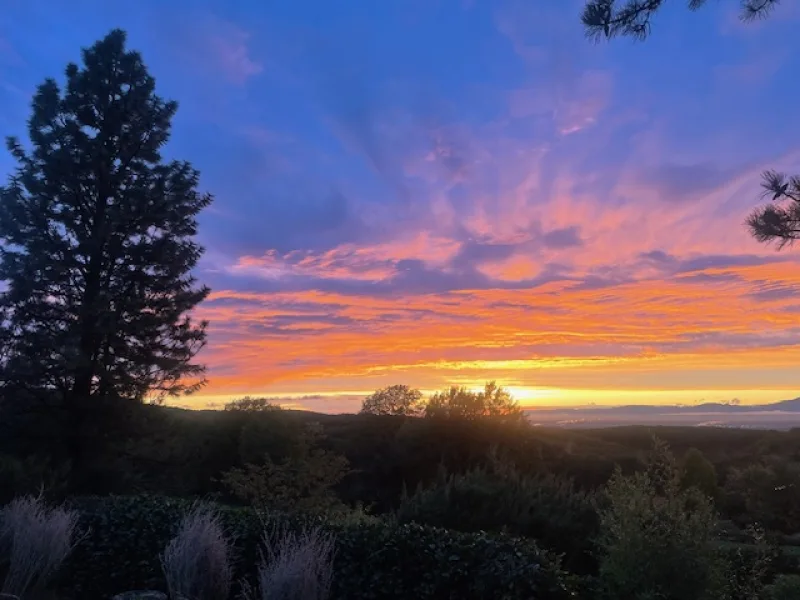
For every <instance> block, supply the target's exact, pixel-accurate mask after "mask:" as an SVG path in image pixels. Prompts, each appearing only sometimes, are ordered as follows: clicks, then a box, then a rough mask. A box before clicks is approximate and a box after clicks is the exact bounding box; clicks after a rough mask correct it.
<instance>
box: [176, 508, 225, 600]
mask: <svg viewBox="0 0 800 600" xmlns="http://www.w3.org/2000/svg"><path fill="white" fill-rule="evenodd" d="M161 564H162V566H163V568H164V576H165V578H166V581H167V589H168V590H169V595H170V597H171V598H191V599H192V600H220V599H224V598H227V597H228V596H229V595H230V593H231V578H232V576H233V569H232V567H231V547H230V542H229V541H228V539H227V537H226V536H225V532H224V531H223V529H222V525H221V524H220V522H219V517H218V516H217V514H216V513H215V512H214V511H213V510H212V509H210V508H209V507H208V506H202V505H198V506H195V507H194V508H193V509H192V510H190V511H189V513H188V514H187V515H186V516H184V517H183V520H182V521H181V524H180V527H179V529H178V533H177V534H176V535H175V537H173V538H172V539H171V540H170V542H169V544H167V547H166V548H165V549H164V554H163V555H162V557H161Z"/></svg>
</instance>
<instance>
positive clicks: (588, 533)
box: [396, 458, 598, 572]
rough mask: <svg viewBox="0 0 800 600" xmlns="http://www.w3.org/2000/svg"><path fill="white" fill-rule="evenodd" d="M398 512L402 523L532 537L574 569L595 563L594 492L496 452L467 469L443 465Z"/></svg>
mask: <svg viewBox="0 0 800 600" xmlns="http://www.w3.org/2000/svg"><path fill="white" fill-rule="evenodd" d="M396 516H397V520H398V521H399V522H401V523H410V522H416V523H420V524H425V525H432V526H436V527H444V528H447V529H456V530H459V531H469V532H477V531H496V532H501V531H502V532H506V533H509V534H511V535H516V536H523V537H529V538H532V539H535V540H537V541H538V542H540V543H541V544H542V545H544V546H545V547H546V548H548V549H552V550H555V551H557V552H559V553H563V554H564V555H565V562H566V566H567V567H568V568H569V569H570V570H573V571H579V572H587V571H590V570H592V567H593V563H594V559H593V558H592V552H591V551H592V541H593V538H594V537H595V536H596V535H597V533H598V517H597V512H596V510H595V506H594V502H593V495H592V494H589V493H586V492H582V491H579V490H576V489H575V487H574V485H573V483H572V480H570V479H568V478H565V477H560V476H555V475H551V474H547V475H528V474H523V473H521V472H520V471H519V470H518V469H517V468H516V467H514V466H513V465H511V464H508V463H505V462H503V461H500V460H498V459H496V458H493V459H492V460H491V461H490V464H489V465H488V466H486V467H477V468H473V469H470V470H469V471H467V472H466V473H463V474H447V473H446V472H445V471H444V470H442V471H441V472H440V474H439V477H438V478H437V479H436V481H434V482H433V483H432V484H431V485H429V486H427V487H420V488H419V489H418V490H417V491H416V492H415V493H414V494H411V495H405V496H404V497H403V499H402V501H401V503H400V507H399V509H398V510H397V513H396Z"/></svg>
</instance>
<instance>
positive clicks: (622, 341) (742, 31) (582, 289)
mask: <svg viewBox="0 0 800 600" xmlns="http://www.w3.org/2000/svg"><path fill="white" fill-rule="evenodd" d="M0 4H2V9H0V134H3V135H6V134H14V135H21V136H24V135H25V120H26V119H27V117H28V114H29V103H30V97H31V95H32V94H33V91H34V89H35V86H36V85H37V84H39V83H41V81H42V80H43V79H44V78H45V77H48V76H53V77H57V78H58V79H59V81H62V80H63V69H64V67H65V65H66V63H67V62H69V61H78V60H79V59H80V53H79V50H80V48H81V47H83V46H88V45H90V44H91V43H93V42H94V41H95V40H96V39H98V38H100V37H102V36H104V35H105V34H106V33H107V32H108V31H109V30H110V29H112V28H114V27H121V28H123V29H125V30H127V31H128V34H129V38H128V44H129V47H131V48H134V49H137V50H139V51H141V52H142V54H143V56H144V59H145V62H146V63H147V65H148V66H149V68H150V70H151V72H152V73H153V74H154V75H155V77H156V80H157V91H158V93H159V94H160V95H162V96H164V97H166V98H169V99H175V100H178V101H179V103H180V109H179V111H178V115H177V117H176V119H175V122H174V134H173V138H172V141H171V142H170V144H169V145H168V147H167V150H166V152H165V154H166V155H167V156H168V157H175V158H181V159H188V160H190V161H192V162H193V164H194V165H195V166H196V167H197V168H198V169H199V170H200V171H201V174H202V178H201V185H202V187H203V189H204V190H207V191H210V192H212V193H213V194H214V195H215V197H216V201H215V203H214V205H213V207H212V208H210V209H208V210H207V212H205V213H204V214H203V215H202V218H201V227H200V237H201V241H202V243H203V244H204V245H205V246H206V248H207V252H206V255H205V257H204V259H203V261H202V263H201V265H200V268H199V269H198V276H199V277H200V279H201V280H202V281H203V282H205V283H207V284H208V285H210V286H211V287H212V289H213V293H212V294H211V296H210V298H209V300H208V301H207V302H205V303H204V304H203V305H202V308H201V310H200V311H199V312H200V313H201V315H202V316H203V317H204V318H208V319H209V320H210V322H211V326H210V338H209V344H208V347H207V348H206V349H205V350H204V351H203V353H202V354H201V359H202V360H203V361H204V362H206V363H207V364H208V366H209V373H208V376H209V381H210V382H209V385H208V386H207V387H206V388H205V389H204V390H203V391H202V392H201V393H200V394H198V395H197V396H195V397H194V398H192V399H191V400H185V399H181V400H180V403H182V404H185V405H191V406H196V407H205V406H218V405H219V404H220V403H221V402H224V401H226V400H228V399H230V398H232V397H236V396H242V395H245V394H249V395H270V396H276V397H282V398H284V399H285V400H284V402H286V403H288V404H291V405H294V406H300V407H304V408H310V409H314V410H324V411H331V412H340V411H352V410H357V409H358V407H359V406H360V400H361V398H362V397H363V396H364V395H365V394H366V393H369V392H370V391H371V390H374V389H376V388H378V387H382V386H384V385H389V384H393V383H406V384H409V385H412V386H416V387H419V388H421V389H423V390H426V391H427V390H435V389H438V388H442V387H445V386H447V385H449V384H459V385H461V384H463V385H467V386H477V385H481V384H482V383H483V382H484V381H486V380H491V379H495V380H497V381H498V383H501V384H503V385H506V386H507V387H509V388H510V389H511V390H512V391H513V392H514V393H515V395H516V397H517V398H518V399H520V400H521V401H522V402H523V403H524V404H527V405H532V406H533V405H546V406H565V405H585V404H589V403H597V404H627V403H694V402H699V401H702V400H706V401H712V400H714V401H717V400H718V401H724V400H731V399H733V398H739V399H740V400H741V402H743V403H758V402H766V401H773V400H781V399H787V398H794V397H796V396H800V247H798V248H795V249H785V250H783V251H781V252H777V251H776V249H775V248H774V247H765V246H762V245H759V244H758V243H756V242H755V241H753V240H751V239H750V237H749V235H748V233H747V231H746V230H745V228H744V226H743V222H744V220H745V218H746V217H747V215H748V213H749V212H750V211H751V210H752V209H753V208H754V207H755V206H757V205H758V204H759V203H760V202H761V200H760V189H759V181H760V177H759V174H760V172H761V171H762V170H764V169H765V168H769V167H772V168H776V169H778V170H786V171H790V172H800V110H798V95H799V94H800V80H799V79H798V77H797V74H798V73H800V38H798V36H797V34H796V31H797V27H798V24H800V3H798V2H796V1H795V0H785V2H783V3H782V5H781V6H780V7H779V8H778V10H777V11H775V13H774V14H773V16H772V17H771V18H770V19H769V20H765V21H760V22H757V23H754V24H742V23H740V22H739V21H738V12H737V9H738V6H739V2H738V1H736V0H720V1H718V2H709V3H708V6H707V7H705V8H704V9H702V10H701V11H698V12H697V13H695V14H692V13H690V12H689V11H688V10H686V9H685V5H686V2H685V1H682V0H674V1H671V2H668V3H667V5H668V6H667V8H666V9H665V10H664V11H663V12H662V13H661V14H660V15H659V16H658V18H657V20H656V22H655V23H654V31H653V35H652V37H651V38H650V39H649V40H648V41H646V42H633V41H630V40H625V39H621V40H615V41H614V42H612V43H603V44H599V45H598V44H593V43H591V42H589V41H587V40H586V39H585V37H584V32H583V29H582V26H581V24H580V20H579V16H580V10H581V7H582V4H583V2H582V0H517V1H506V0H380V1H379V0H341V1H331V0H315V1H304V0H292V1H290V0H242V1H226V2H222V1H219V2H203V1H196V0H194V1H191V2H190V1H188V0H181V1H177V0H170V1H155V0H140V1H138V2H124V3H123V2H108V1H107V0H106V1H102V2H101V1H89V0H73V1H71V2H55V1H53V0H49V1H42V0H2V2H0ZM12 168H13V162H12V161H11V159H10V157H9V156H8V154H7V153H3V154H2V157H0V176H2V177H3V178H5V176H7V174H8V173H10V172H11V169H12Z"/></svg>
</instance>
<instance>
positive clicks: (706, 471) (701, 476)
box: [681, 448, 719, 498]
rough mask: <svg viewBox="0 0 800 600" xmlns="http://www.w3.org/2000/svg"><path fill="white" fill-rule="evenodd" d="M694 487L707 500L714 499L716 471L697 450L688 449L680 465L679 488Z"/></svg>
mask: <svg viewBox="0 0 800 600" xmlns="http://www.w3.org/2000/svg"><path fill="white" fill-rule="evenodd" d="M690 487H695V488H697V489H698V490H700V491H701V492H703V493H704V494H705V495H706V496H708V497H709V498H716V497H717V495H718V493H719V488H718V486H717V470H716V469H715V468H714V465H713V464H712V463H711V461H710V460H708V459H707V458H706V457H705V456H704V455H703V453H702V452H700V450H698V449H697V448H690V449H689V451H688V452H686V454H685V455H684V456H683V461H682V464H681V488H683V489H687V488H690Z"/></svg>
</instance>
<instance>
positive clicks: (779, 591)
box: [764, 575, 800, 600]
mask: <svg viewBox="0 0 800 600" xmlns="http://www.w3.org/2000/svg"><path fill="white" fill-rule="evenodd" d="M797 598H800V575H779V576H778V577H776V578H775V581H773V582H772V583H771V584H769V585H768V586H766V588H765V589H764V600H796V599H797Z"/></svg>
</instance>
